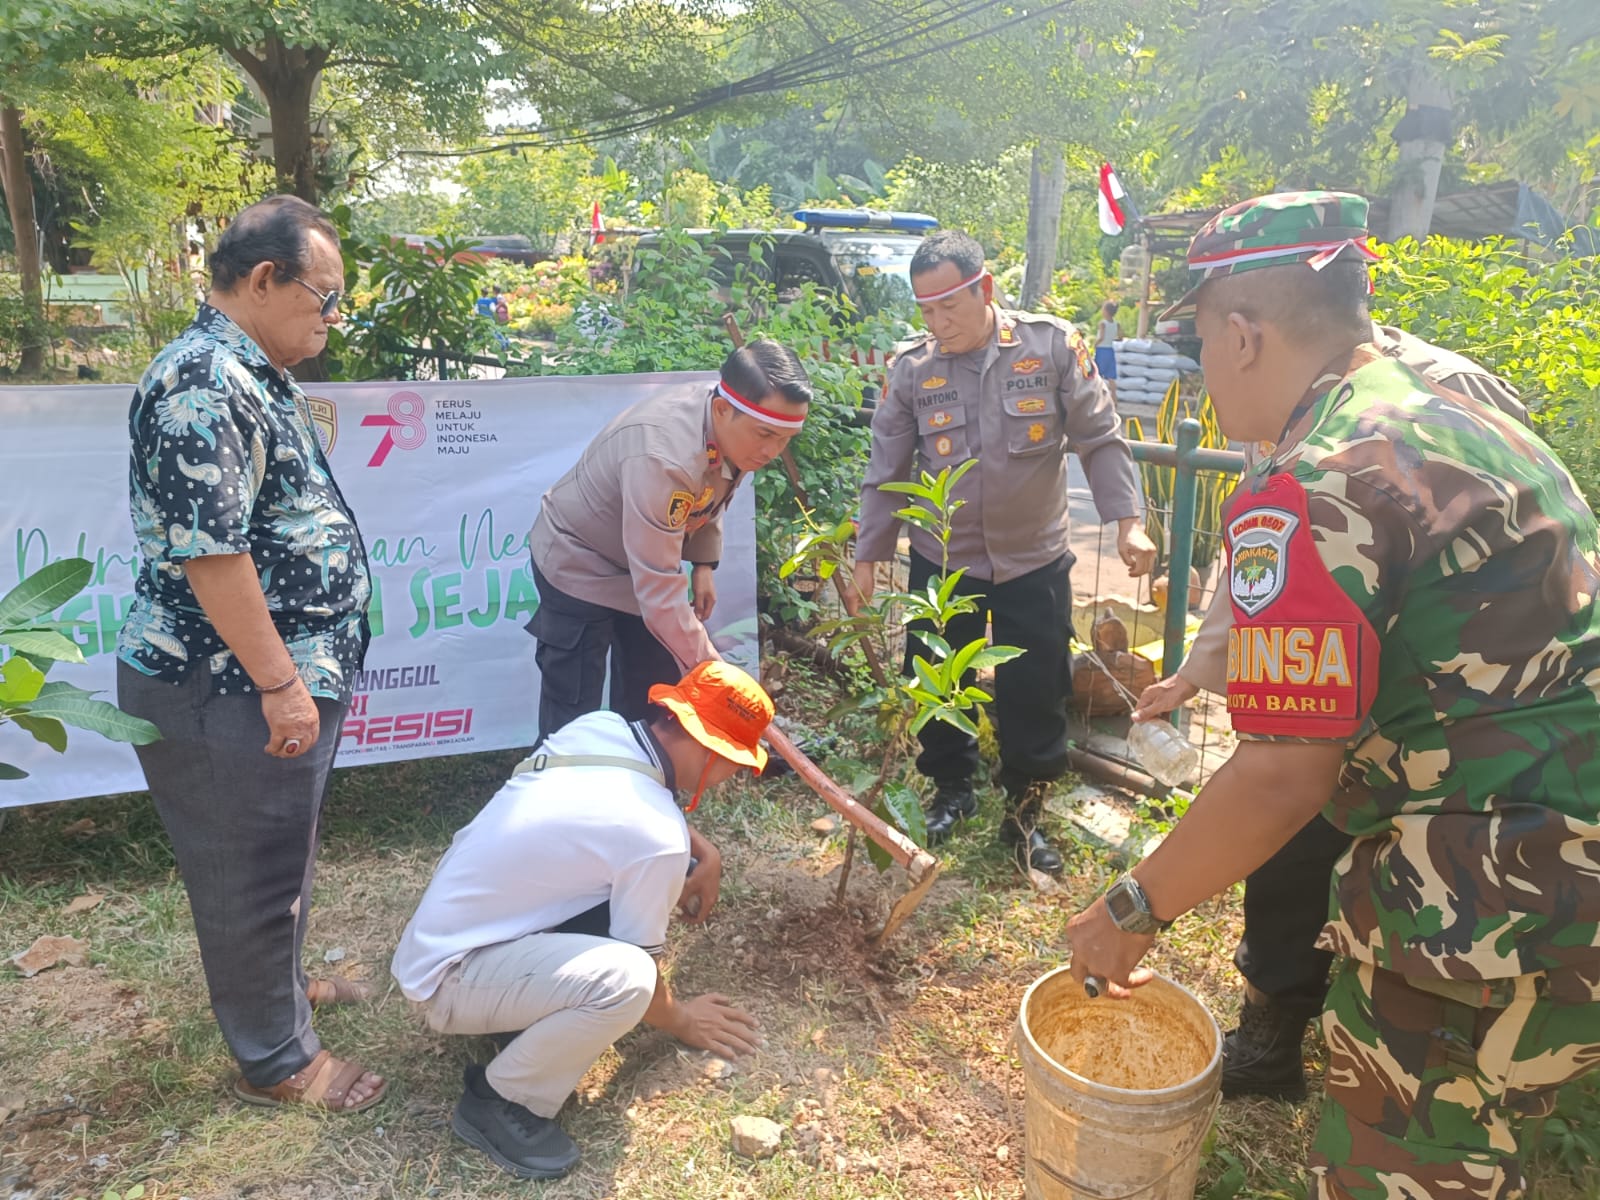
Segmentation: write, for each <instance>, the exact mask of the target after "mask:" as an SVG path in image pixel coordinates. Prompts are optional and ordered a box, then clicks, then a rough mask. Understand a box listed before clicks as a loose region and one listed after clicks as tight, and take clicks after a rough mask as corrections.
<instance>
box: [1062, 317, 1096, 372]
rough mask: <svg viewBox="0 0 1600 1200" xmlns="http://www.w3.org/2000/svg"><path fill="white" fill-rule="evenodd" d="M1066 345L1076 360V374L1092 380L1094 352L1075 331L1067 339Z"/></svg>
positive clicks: (1081, 335)
mask: <svg viewBox="0 0 1600 1200" xmlns="http://www.w3.org/2000/svg"><path fill="white" fill-rule="evenodd" d="M1067 344H1068V345H1069V346H1071V347H1072V354H1073V357H1075V358H1076V359H1077V360H1078V373H1079V374H1080V375H1082V376H1083V377H1084V378H1085V379H1093V378H1094V351H1093V350H1091V349H1089V343H1088V342H1086V341H1084V340H1083V334H1081V333H1079V332H1078V331H1077V330H1076V329H1074V330H1073V331H1072V333H1071V334H1070V335H1068V337H1067Z"/></svg>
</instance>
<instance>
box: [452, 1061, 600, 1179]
mask: <svg viewBox="0 0 1600 1200" xmlns="http://www.w3.org/2000/svg"><path fill="white" fill-rule="evenodd" d="M464 1083H465V1086H464V1087H463V1088H462V1090H461V1099H460V1100H458V1101H457V1102H456V1111H455V1115H454V1116H452V1117H451V1118H450V1128H451V1129H453V1130H455V1133H456V1136H457V1137H459V1138H460V1139H461V1140H462V1141H464V1142H467V1143H469V1144H470V1145H473V1146H476V1147H477V1148H478V1149H479V1150H482V1151H483V1152H484V1153H485V1154H487V1155H488V1156H489V1157H490V1158H492V1159H493V1160H494V1161H495V1162H496V1163H498V1164H499V1165H500V1166H502V1167H504V1168H505V1169H506V1170H507V1171H510V1172H511V1173H512V1174H513V1175H515V1176H516V1177H517V1178H518V1179H560V1178H561V1176H563V1175H565V1174H566V1173H567V1172H568V1171H570V1170H572V1168H573V1167H574V1166H576V1165H577V1162H578V1146H577V1143H575V1142H574V1141H573V1140H572V1139H571V1138H569V1137H568V1136H567V1133H566V1130H564V1129H562V1128H561V1126H560V1125H558V1124H556V1122H555V1119H554V1118H553V1117H541V1116H537V1115H536V1114H534V1113H532V1112H529V1111H528V1109H526V1108H524V1107H523V1106H522V1105H520V1104H518V1103H516V1102H515V1101H512V1100H507V1099H506V1098H505V1097H504V1096H502V1095H500V1094H499V1093H498V1092H496V1091H495V1090H494V1089H493V1088H492V1087H490V1086H489V1081H488V1080H487V1079H486V1078H484V1074H483V1068H482V1067H481V1066H479V1065H478V1064H477V1063H473V1064H471V1065H470V1066H468V1067H467V1069H466V1077H465V1080H464Z"/></svg>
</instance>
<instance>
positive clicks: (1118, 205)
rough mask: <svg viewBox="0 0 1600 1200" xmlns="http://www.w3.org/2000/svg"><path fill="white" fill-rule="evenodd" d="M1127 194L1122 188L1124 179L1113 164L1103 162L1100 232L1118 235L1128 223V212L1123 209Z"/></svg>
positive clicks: (1101, 170)
mask: <svg viewBox="0 0 1600 1200" xmlns="http://www.w3.org/2000/svg"><path fill="white" fill-rule="evenodd" d="M1127 194H1128V193H1127V192H1125V191H1123V190H1122V180H1120V179H1118V178H1117V173H1116V172H1115V171H1113V170H1112V169H1111V164H1110V163H1101V164H1100V232H1101V233H1103V234H1105V235H1106V236H1107V237H1116V236H1117V234H1119V233H1121V232H1122V230H1123V229H1124V227H1126V225H1127V224H1128V218H1127V214H1126V213H1124V212H1123V210H1122V200H1123V198H1124V197H1125V196H1127Z"/></svg>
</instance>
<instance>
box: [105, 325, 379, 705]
mask: <svg viewBox="0 0 1600 1200" xmlns="http://www.w3.org/2000/svg"><path fill="white" fill-rule="evenodd" d="M128 432H129V435H130V437H131V439H132V457H131V461H130V463H129V472H128V490H129V500H130V503H131V505H132V509H133V527H134V532H135V534H136V535H137V537H138V541H139V552H140V556H141V559H142V562H141V569H140V571H139V574H138V578H137V580H136V582H135V588H134V602H133V609H132V611H131V612H130V613H129V614H128V619H127V621H126V623H124V625H123V627H122V632H121V634H120V636H119V638H118V645H117V656H118V657H119V658H120V659H121V660H122V661H123V662H125V663H128V664H129V665H130V666H132V667H133V668H134V669H135V670H138V671H142V672H143V673H144V674H146V675H150V676H153V677H155V678H157V679H167V680H171V681H173V682H177V681H179V680H182V679H184V678H186V677H187V676H188V675H189V673H190V672H191V671H195V670H204V671H206V672H208V673H209V675H210V677H211V682H212V689H213V690H214V691H216V692H219V693H224V694H232V693H238V692H250V691H252V690H254V689H253V688H252V685H251V681H250V677H249V676H248V675H247V674H246V673H245V671H244V668H243V667H241V666H240V665H239V662H238V660H237V659H235V658H234V656H233V653H232V652H231V651H230V650H229V649H228V647H227V645H226V644H225V643H224V642H223V641H222V639H221V637H219V636H218V634H217V631H216V630H215V629H214V628H213V627H212V625H211V622H210V621H209V620H208V619H207V618H206V615H205V613H204V612H203V611H202V610H201V608H200V605H199V603H198V602H197V601H196V600H195V596H194V592H193V591H192V590H191V589H190V587H189V581H188V578H187V577H186V576H185V574H184V564H185V563H186V562H188V561H189V560H190V559H193V558H199V557H200V556H202V555H207V554H248V555H250V557H251V559H252V561H253V562H254V563H255V568H256V572H257V574H258V575H259V576H260V578H261V591H262V594H263V595H264V596H265V597H266V601H267V609H268V611H269V612H270V613H271V615H272V622H273V625H274V626H275V627H276V628H277V631H278V633H279V635H280V636H281V637H282V638H283V641H284V645H285V646H287V647H288V650H289V653H290V655H291V656H292V657H293V659H294V663H295V667H296V668H297V669H298V671H299V672H300V678H301V679H302V680H303V681H304V682H305V685H306V687H307V688H308V689H309V690H310V692H311V694H312V695H313V696H323V697H326V698H328V699H333V700H347V699H348V698H349V696H350V691H351V687H352V686H353V684H354V682H355V677H356V673H357V672H358V671H359V670H360V669H361V663H362V659H363V658H364V656H365V654H366V647H367V641H368V638H369V632H368V627H367V617H366V613H367V602H368V600H369V598H370V597H371V595H372V583H371V578H370V576H369V574H368V571H367V552H366V547H365V546H364V545H363V544H362V541H361V533H360V530H358V529H357V528H356V522H355V517H354V516H353V515H352V514H351V512H350V507H349V505H348V504H346V503H345V499H344V496H343V495H342V494H341V493H340V491H339V487H338V485H337V484H336V483H335V482H334V480H333V475H332V473H331V472H330V471H329V469H328V460H327V458H326V457H325V456H324V455H323V452H322V447H321V446H320V445H319V444H318V442H317V434H316V430H315V429H314V428H313V426H312V423H311V417H310V412H309V410H308V408H307V406H306V400H305V393H303V392H302V391H301V390H300V387H299V385H298V384H296V383H295V381H294V379H293V378H292V377H291V376H290V375H288V374H287V373H286V372H281V371H279V370H278V369H277V368H276V367H274V366H273V365H272V364H271V363H270V362H269V361H268V360H267V356H266V354H265V353H264V352H263V351H262V349H261V347H260V346H258V345H257V344H256V343H255V342H254V341H253V340H252V339H251V338H250V337H249V336H248V335H247V334H246V333H245V332H244V331H243V330H242V329H240V328H239V326H237V325H235V324H234V323H233V321H231V320H229V319H228V318H227V317H226V316H224V315H223V314H222V313H221V312H218V311H217V310H216V309H214V308H212V307H211V306H209V305H205V304H202V305H201V306H200V311H199V313H198V314H197V315H196V316H195V319H194V323H193V324H191V325H190V326H189V328H188V329H186V330H185V331H184V332H183V333H182V334H181V335H179V336H178V338H176V339H175V340H174V341H172V342H170V343H168V344H167V346H166V347H165V348H163V349H162V350H161V352H160V353H159V354H157V355H156V357H155V361H154V362H152V363H151V364H150V367H149V369H148V370H146V371H145V373H144V378H143V379H141V380H140V381H139V386H138V389H137V390H136V391H135V392H134V394H133V404H132V406H131V407H130V409H129V411H128ZM262 682H263V683H277V682H278V681H277V680H275V679H274V680H263V681H262Z"/></svg>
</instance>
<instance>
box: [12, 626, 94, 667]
mask: <svg viewBox="0 0 1600 1200" xmlns="http://www.w3.org/2000/svg"><path fill="white" fill-rule="evenodd" d="M0 646H10V647H11V648H12V649H13V650H15V651H16V652H17V653H18V654H28V655H32V656H33V657H35V658H47V659H50V660H51V661H53V662H69V663H81V662H82V661H83V651H82V650H80V649H78V645H77V643H76V642H73V641H71V640H69V639H68V638H64V637H62V636H61V635H60V634H59V633H56V632H54V631H53V630H49V629H10V630H6V631H4V632H0Z"/></svg>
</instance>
